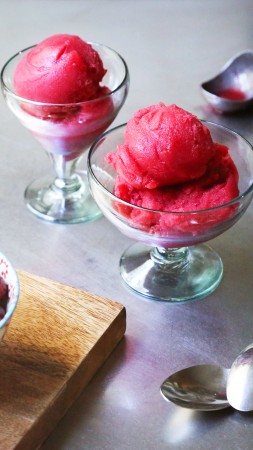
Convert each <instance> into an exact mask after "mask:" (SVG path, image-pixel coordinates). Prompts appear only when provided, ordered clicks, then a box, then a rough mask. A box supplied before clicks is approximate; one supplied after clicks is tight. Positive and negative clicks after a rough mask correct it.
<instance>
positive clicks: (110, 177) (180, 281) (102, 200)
mask: <svg viewBox="0 0 253 450" xmlns="http://www.w3.org/2000/svg"><path fill="white" fill-rule="evenodd" d="M203 123H204V124H205V125H206V126H207V127H208V129H209V130H210V132H211V136H212V139H213V141H214V142H218V143H220V144H224V145H226V146H227V147H228V148H229V153H230V156H231V157H232V159H233V161H234V163H235V165H236V167H237V170H238V173H239V191H240V195H239V196H238V197H237V198H235V199H234V200H233V201H231V202H229V203H226V204H223V205H221V206H219V207H215V208H210V209H207V210H200V211H194V212H163V211H155V210H149V209H146V208H141V207H138V206H135V205H133V204H130V203H127V202H125V201H123V200H121V199H119V198H118V197H116V196H115V195H114V184H115V179H116V177H117V174H116V172H115V170H114V169H113V168H112V167H111V166H110V165H109V164H108V163H107V162H106V160H105V157H106V155H107V154H108V153H110V152H113V151H117V146H118V145H119V144H121V143H123V142H124V132H125V127H126V125H125V124H124V125H121V126H119V127H116V128H114V129H112V130H109V131H108V132H106V133H104V134H103V135H102V136H101V137H100V138H98V140H97V141H96V142H95V143H94V144H93V145H92V147H91V149H90V151H89V154H88V179H89V184H90V189H91V192H92V195H93V197H94V199H95V201H96V202H97V204H98V206H99V208H100V209H101V210H102V212H103V214H104V215H105V217H106V218H107V219H108V220H109V221H110V222H111V223H112V224H114V225H115V226H116V227H117V228H118V230H120V231H121V232H122V233H123V234H124V235H126V236H128V237H129V238H130V239H133V240H134V241H137V242H136V243H135V244H133V245H131V246H130V247H129V248H128V249H127V250H126V251H125V252H124V253H123V255H122V256H121V259H120V273H121V276H122V278H123V280H124V281H125V282H126V284H127V285H128V286H129V287H130V288H131V289H132V290H133V291H135V292H137V293H139V294H141V295H143V296H145V297H147V298H151V299H157V300H164V301H168V302H182V301H188V300H194V299H199V298H203V297H205V296H207V295H209V294H210V293H211V292H213V291H214V290H215V289H216V287H217V286H218V284H219V283H220V281H221V278H222V274H223V264H222V261H221V258H220V257H219V255H218V254H217V253H216V252H215V251H214V250H213V249H212V248H210V247H209V246H208V245H206V244H203V243H204V242H206V241H209V240H210V239H213V238H215V237H216V236H218V235H220V234H221V233H224V232H225V231H226V230H227V229H229V228H230V227H232V226H233V225H234V224H235V223H236V222H237V221H238V220H239V219H240V218H241V217H242V215H243V214H244V212H245V211H246V209H247V208H248V206H249V204H250V202H251V199H252V196H253V151H252V147H251V145H250V143H249V142H248V141H246V140H245V139H244V138H243V137H242V136H240V135H239V134H237V133H235V132H234V131H231V130H229V129H227V128H225V127H223V126H220V125H217V124H214V123H210V122H205V121H203Z"/></svg>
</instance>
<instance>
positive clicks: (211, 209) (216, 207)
mask: <svg viewBox="0 0 253 450" xmlns="http://www.w3.org/2000/svg"><path fill="white" fill-rule="evenodd" d="M201 122H202V123H207V124H210V125H214V126H215V127H218V128H220V129H223V130H226V131H228V132H230V133H231V134H233V135H235V136H239V137H240V138H241V139H242V140H243V141H244V142H245V143H246V144H247V145H248V146H249V148H250V149H251V151H253V146H252V145H251V144H250V142H249V141H248V140H247V139H245V138H244V137H243V136H242V135H241V134H240V133H238V132H237V131H233V130H231V129H230V128H228V127H224V126H223V125H220V124H217V123H215V122H211V121H208V120H202V119H201ZM126 125H127V123H123V124H121V125H118V126H116V127H114V128H111V129H110V130H107V131H105V132H104V133H103V134H101V135H100V136H98V138H97V139H96V140H95V141H94V142H93V144H92V145H91V147H90V150H89V153H88V158H87V165H88V170H89V173H90V174H91V176H92V178H93V179H94V181H95V182H96V183H97V184H98V185H99V186H100V188H101V189H102V190H103V191H104V192H106V194H107V195H109V197H111V198H112V199H113V200H114V201H118V202H121V203H122V204H123V205H126V206H131V207H132V208H136V209H138V210H142V211H148V212H153V213H160V214H174V215H175V214H178V215H183V214H191V215H197V214H199V213H208V212H210V211H217V210H219V209H222V208H225V207H228V206H231V205H234V204H235V203H237V202H238V201H240V200H242V199H243V198H244V197H246V196H247V195H248V194H249V193H250V192H251V191H253V181H252V183H251V185H250V186H249V187H248V188H247V189H246V191H244V192H242V193H241V194H240V195H238V196H237V197H235V198H233V200H230V201H229V202H226V203H222V205H218V206H214V207H212V208H207V209H198V210H194V211H161V210H159V209H158V210H157V209H149V208H144V207H143V206H138V205H134V204H133V203H128V202H126V201H125V200H122V199H121V198H120V197H116V195H114V194H113V193H112V192H110V191H108V190H107V189H106V188H105V187H104V186H103V185H102V184H101V183H100V181H99V180H98V179H97V177H96V175H95V174H94V172H93V170H92V166H91V158H92V155H93V153H94V152H95V151H96V146H97V144H98V142H99V141H101V140H102V139H103V138H104V137H105V136H106V135H107V134H109V133H112V132H113V131H115V130H117V129H118V128H123V127H125V126H126Z"/></svg>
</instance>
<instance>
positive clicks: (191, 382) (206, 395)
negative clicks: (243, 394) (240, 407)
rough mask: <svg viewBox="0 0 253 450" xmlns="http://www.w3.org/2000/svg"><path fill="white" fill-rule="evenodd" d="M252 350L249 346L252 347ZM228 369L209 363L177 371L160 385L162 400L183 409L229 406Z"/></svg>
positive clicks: (208, 408)
mask: <svg viewBox="0 0 253 450" xmlns="http://www.w3.org/2000/svg"><path fill="white" fill-rule="evenodd" d="M252 351H253V349H252ZM228 375H229V369H225V368H223V367H219V366H216V365H212V364H200V365H196V366H192V367H188V368H186V369H183V370H180V371H179V372H176V373H174V374H172V375H171V376H169V377H168V378H167V379H166V380H165V381H164V382H163V383H162V385H161V388H160V392H161V394H162V396H163V397H164V398H165V400H168V401H171V402H173V403H175V404H176V405H178V406H181V407H183V408H189V409H195V410H199V411H215V410H219V409H224V408H228V407H229V406H230V404H229V402H228V400H227V395H226V385H227V379H228Z"/></svg>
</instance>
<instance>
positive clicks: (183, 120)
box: [107, 103, 215, 189]
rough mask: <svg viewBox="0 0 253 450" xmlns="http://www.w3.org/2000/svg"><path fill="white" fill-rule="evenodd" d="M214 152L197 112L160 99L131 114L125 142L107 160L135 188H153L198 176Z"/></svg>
mask: <svg viewBox="0 0 253 450" xmlns="http://www.w3.org/2000/svg"><path fill="white" fill-rule="evenodd" d="M214 153H215V148H214V144H213V141H212V138H211V135H210V132H209V130H208V129H207V128H206V127H205V126H204V125H203V124H202V123H201V121H200V120H199V119H198V118H197V117H196V116H194V115H193V114H191V113H189V112H187V111H185V110H183V109H181V108H179V107H178V106H176V105H170V106H166V105H164V104H163V103H159V104H157V105H152V106H149V107H147V108H144V109H141V110H139V111H137V112H136V113H135V114H134V116H133V118H132V119H130V120H129V121H128V123H127V126H126V132H125V142H124V144H121V145H119V146H118V151H117V153H110V154H109V155H108V156H107V161H108V162H109V163H110V164H111V165H112V166H113V167H114V169H115V170H116V171H117V173H118V174H119V175H120V176H121V177H122V178H123V179H124V180H126V181H127V182H128V183H129V184H130V185H131V186H133V187H134V188H136V189H144V188H146V189H154V188H157V187H162V186H171V185H175V184H179V183H183V182H185V181H190V180H194V179H196V178H199V177H200V176H202V175H203V174H204V173H205V172H206V169H207V165H208V162H209V161H210V159H211V158H212V157H213V155H214Z"/></svg>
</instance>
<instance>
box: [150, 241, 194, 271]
mask: <svg viewBox="0 0 253 450" xmlns="http://www.w3.org/2000/svg"><path fill="white" fill-rule="evenodd" d="M150 257H151V259H152V261H153V262H154V263H155V264H159V265H160V266H161V268H163V269H164V270H170V269H172V268H175V267H177V268H181V269H182V268H183V267H185V266H186V265H187V264H188V262H189V249H188V248H187V247H180V248H164V247H155V248H153V249H152V250H151V252H150Z"/></svg>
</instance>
